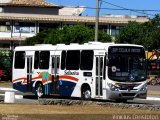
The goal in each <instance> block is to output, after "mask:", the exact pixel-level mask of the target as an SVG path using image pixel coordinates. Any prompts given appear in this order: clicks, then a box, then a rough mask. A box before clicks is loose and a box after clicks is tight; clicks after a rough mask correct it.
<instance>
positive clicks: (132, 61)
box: [108, 47, 147, 82]
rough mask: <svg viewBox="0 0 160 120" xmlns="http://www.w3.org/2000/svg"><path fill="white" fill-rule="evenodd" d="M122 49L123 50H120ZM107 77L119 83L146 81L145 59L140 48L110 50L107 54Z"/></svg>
mask: <svg viewBox="0 0 160 120" xmlns="http://www.w3.org/2000/svg"><path fill="white" fill-rule="evenodd" d="M122 49H123V50H122ZM108 77H109V78H110V79H111V80H114V81H119V82H139V81H144V80H146V77H147V72H146V59H145V52H144V50H143V49H142V48H135V47H132V48H130V47H125V48H122V47H119V48H117V49H115V48H114V50H113V48H110V49H109V52H108Z"/></svg>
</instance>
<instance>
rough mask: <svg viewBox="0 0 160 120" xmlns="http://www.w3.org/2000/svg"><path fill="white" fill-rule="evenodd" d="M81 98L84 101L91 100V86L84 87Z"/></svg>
mask: <svg viewBox="0 0 160 120" xmlns="http://www.w3.org/2000/svg"><path fill="white" fill-rule="evenodd" d="M81 94H82V95H81V97H82V99H83V100H90V99H91V89H90V87H89V86H87V87H83V88H82V91H81Z"/></svg>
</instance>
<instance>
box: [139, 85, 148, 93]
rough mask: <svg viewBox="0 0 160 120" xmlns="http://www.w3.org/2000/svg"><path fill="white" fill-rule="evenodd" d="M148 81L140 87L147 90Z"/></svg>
mask: <svg viewBox="0 0 160 120" xmlns="http://www.w3.org/2000/svg"><path fill="white" fill-rule="evenodd" d="M147 88H148V87H147V83H145V84H144V85H143V86H142V88H141V89H140V91H146V90H147Z"/></svg>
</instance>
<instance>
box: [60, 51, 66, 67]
mask: <svg viewBox="0 0 160 120" xmlns="http://www.w3.org/2000/svg"><path fill="white" fill-rule="evenodd" d="M65 68H66V51H62V54H61V69H62V70H64V69H65Z"/></svg>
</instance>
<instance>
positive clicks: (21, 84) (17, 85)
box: [12, 69, 27, 92]
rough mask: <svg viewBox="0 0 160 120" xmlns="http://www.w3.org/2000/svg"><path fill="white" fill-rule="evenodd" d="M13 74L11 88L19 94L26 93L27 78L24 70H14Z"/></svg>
mask: <svg viewBox="0 0 160 120" xmlns="http://www.w3.org/2000/svg"><path fill="white" fill-rule="evenodd" d="M13 73H14V74H13V80H12V82H13V88H14V89H16V90H19V91H21V92H27V78H26V74H25V69H14V70H13ZM15 73H16V74H15Z"/></svg>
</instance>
